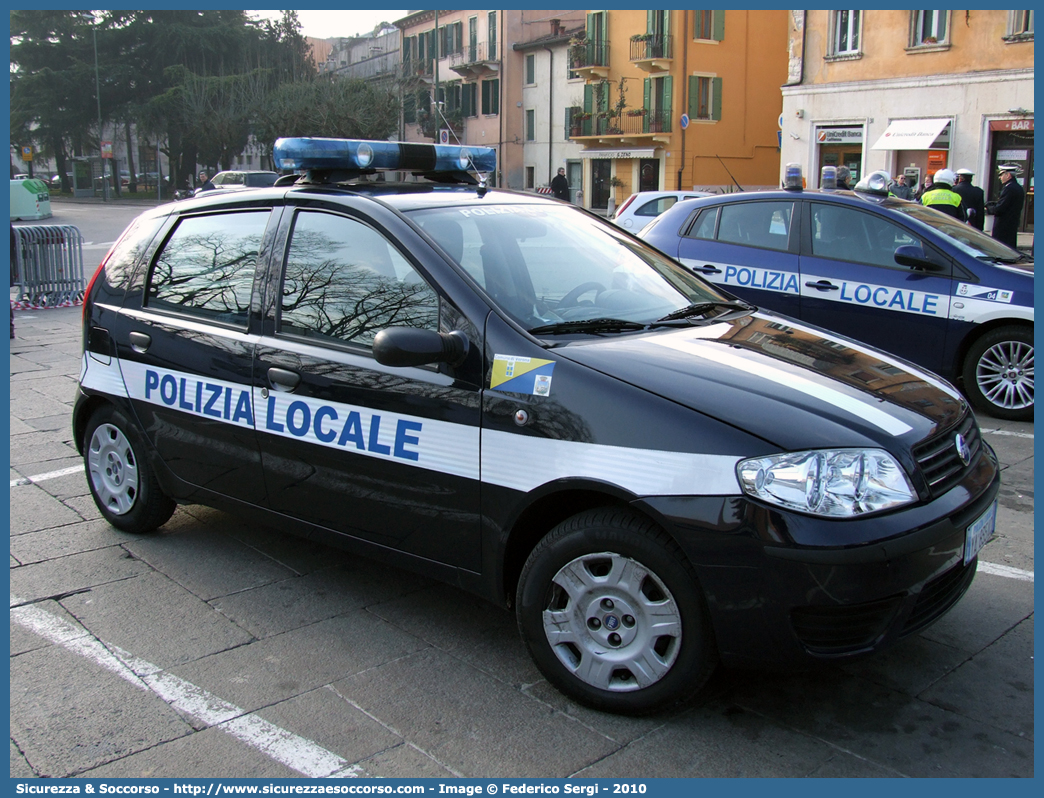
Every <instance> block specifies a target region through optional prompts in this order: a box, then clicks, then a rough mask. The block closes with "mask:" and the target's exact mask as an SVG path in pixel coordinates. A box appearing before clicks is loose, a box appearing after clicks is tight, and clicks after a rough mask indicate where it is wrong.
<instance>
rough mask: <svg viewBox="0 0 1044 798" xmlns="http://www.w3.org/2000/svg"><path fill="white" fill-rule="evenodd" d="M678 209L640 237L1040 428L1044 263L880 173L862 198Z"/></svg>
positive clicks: (760, 299) (813, 197)
mask: <svg viewBox="0 0 1044 798" xmlns="http://www.w3.org/2000/svg"><path fill="white" fill-rule="evenodd" d="M788 182H789V183H790V184H792V185H793V186H794V189H791V190H779V191H754V192H747V193H739V194H730V195H727V196H719V197H714V198H708V199H700V200H691V201H687V202H679V203H678V204H677V205H675V206H674V207H672V208H671V209H669V210H668V211H666V212H665V213H664V214H663V215H661V216H659V217H657V218H656V219H655V220H654V221H653V222H652V223H650V224H649V225H647V226H646V227H645V228H644V229H643V230H642V231H641V232H640V233H639V237H640V238H642V239H643V240H645V241H647V242H648V243H650V244H652V245H653V246H656V247H658V248H659V249H661V250H662V251H663V252H665V253H667V254H668V255H670V256H671V257H673V258H677V259H678V260H680V261H681V262H682V263H683V264H684V265H686V266H688V267H689V268H690V269H692V270H693V271H695V272H696V273H697V274H699V275H701V276H703V277H705V278H706V279H708V280H710V281H711V282H713V283H716V284H717V285H720V286H722V287H723V288H725V289H727V290H728V291H730V292H732V293H734V294H735V295H736V296H739V297H742V298H744V299H747V300H749V301H750V302H753V303H754V304H756V305H758V306H759V307H764V308H771V309H772V310H775V311H778V312H780V313H785V314H787V315H788V316H792V317H793V318H795V319H801V320H802V321H805V322H808V323H809V324H815V325H818V326H820V327H825V328H826V329H828V330H831V331H833V332H837V333H841V334H842V335H845V336H849V337H851V338H854V339H856V340H858V341H863V342H866V343H868V344H871V345H873V346H875V347H878V348H880V349H884V350H886V351H888V352H892V353H894V354H897V355H899V356H901V357H903V358H905V359H907V360H910V361H912V362H914V363H916V364H917V365H919V366H922V367H924V368H926V369H929V370H931V371H934V372H936V373H938V374H941V375H943V376H944V377H947V378H949V379H951V380H953V381H955V382H957V381H960V383H961V384H962V385H963V388H964V391H965V393H966V394H967V396H968V398H969V399H970V400H971V401H972V404H974V405H975V407H977V408H978V409H980V410H983V411H985V412H987V413H989V414H991V415H993V416H996V417H998V418H1005V419H1015V420H1029V419H1032V418H1033V259H1032V258H1031V257H1030V256H1028V255H1026V254H1023V253H1022V252H1018V251H1016V250H1013V249H1010V248H1009V247H1007V246H1005V245H1004V244H1001V243H1000V242H999V241H996V240H994V239H993V238H990V237H989V236H987V235H984V234H983V233H981V232H979V231H978V230H976V229H975V228H973V227H971V226H969V225H966V224H962V223H961V222H959V221H957V220H956V219H953V218H951V217H949V216H946V215H945V214H942V213H939V212H938V211H933V210H931V209H930V208H926V207H924V206H922V205H920V204H918V203H915V202H907V201H905V200H900V199H896V198H894V197H888V196H887V193H888V191H887V176H886V175H884V173H873V174H871V175H870V176H869V177H868V178H866V179H864V180H863V181H862V182H861V183H860V184H859V185H858V186H857V187H856V190H855V191H815V190H812V191H802V190H801V181H800V174H799V173H794V172H792V173H791V174H790V176H789V178H788Z"/></svg>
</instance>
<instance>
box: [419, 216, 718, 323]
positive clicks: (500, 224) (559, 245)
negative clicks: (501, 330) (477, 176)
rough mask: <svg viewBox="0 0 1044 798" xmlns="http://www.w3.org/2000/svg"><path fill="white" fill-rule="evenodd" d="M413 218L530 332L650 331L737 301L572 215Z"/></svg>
mask: <svg viewBox="0 0 1044 798" xmlns="http://www.w3.org/2000/svg"><path fill="white" fill-rule="evenodd" d="M410 216H411V218H412V219H413V220H414V221H416V222H417V223H418V224H419V225H420V226H421V227H422V228H423V229H424V231H425V232H426V233H428V235H430V236H431V237H432V238H434V239H435V241H437V242H438V243H439V245H440V246H441V247H442V248H443V249H444V250H445V251H446V252H447V253H448V254H449V255H450V257H452V258H453V259H454V260H456V261H457V262H458V263H459V264H460V265H461V266H462V267H463V268H464V269H465V270H466V271H467V272H468V274H470V275H471V276H472V277H473V278H474V279H475V281H476V282H477V283H478V284H479V285H481V286H482V287H483V289H484V290H485V292H486V294H488V295H489V297H490V298H491V299H492V300H493V301H494V302H496V304H497V305H499V306H500V308H501V309H503V310H504V312H506V313H507V314H508V315H509V316H511V317H512V318H514V319H515V320H516V321H517V322H518V323H519V324H521V325H522V326H523V327H525V328H527V329H538V328H542V327H546V326H548V325H555V324H559V323H561V322H578V321H584V320H592V319H598V320H609V319H612V320H615V321H623V322H634V323H636V324H642V325H644V324H650V323H652V322H654V321H656V320H657V319H661V318H662V317H664V316H666V315H667V314H670V313H672V312H674V311H678V310H681V309H682V308H686V307H688V306H690V305H694V304H697V303H700V302H712V303H714V302H723V301H728V300H729V299H730V298H731V297H729V296H728V295H726V294H722V293H721V292H719V291H718V290H716V289H715V288H713V287H711V286H710V285H709V284H708V283H705V282H703V281H702V280H700V279H699V278H698V277H696V276H695V275H694V274H692V273H691V272H689V271H687V270H686V269H684V268H683V267H681V266H680V265H678V264H676V263H674V262H673V261H670V260H668V259H667V258H665V257H664V256H663V255H660V254H659V253H657V252H656V251H654V250H652V249H650V248H649V247H647V246H645V245H644V244H641V243H640V242H637V241H635V240H634V239H632V238H630V237H628V236H627V235H626V234H624V233H623V232H621V231H619V230H617V229H616V228H615V227H614V226H613V225H611V224H609V223H607V222H603V221H600V220H598V219H594V218H592V217H590V216H588V215H586V214H584V213H581V212H579V211H577V210H575V209H572V208H568V207H562V206H557V205H556V206H533V205H483V206H482V207H481V208H477V207H457V208H443V209H438V210H421V211H413V212H411V213H410ZM617 329H625V328H621V327H617Z"/></svg>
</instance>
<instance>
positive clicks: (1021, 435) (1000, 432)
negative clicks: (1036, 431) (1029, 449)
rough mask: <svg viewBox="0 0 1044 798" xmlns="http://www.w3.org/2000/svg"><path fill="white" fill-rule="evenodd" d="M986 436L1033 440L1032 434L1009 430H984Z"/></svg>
mask: <svg viewBox="0 0 1044 798" xmlns="http://www.w3.org/2000/svg"><path fill="white" fill-rule="evenodd" d="M982 433H983V434H984V435H1008V436H1010V437H1012V438H1029V439H1030V440H1033V433H1032V432H1015V431H1014V430H1009V429H984V430H982Z"/></svg>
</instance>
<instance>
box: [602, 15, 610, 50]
mask: <svg viewBox="0 0 1044 798" xmlns="http://www.w3.org/2000/svg"><path fill="white" fill-rule="evenodd" d="M601 23H602V38H601V41H602V44H605V43H606V42H607V41H609V14H608V13H606V12H605V11H603V12H602V13H601Z"/></svg>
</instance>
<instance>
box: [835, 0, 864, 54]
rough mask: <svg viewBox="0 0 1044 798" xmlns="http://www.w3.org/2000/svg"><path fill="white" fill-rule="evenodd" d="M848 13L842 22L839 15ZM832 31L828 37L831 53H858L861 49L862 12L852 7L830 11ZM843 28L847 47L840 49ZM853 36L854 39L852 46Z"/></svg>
mask: <svg viewBox="0 0 1044 798" xmlns="http://www.w3.org/2000/svg"><path fill="white" fill-rule="evenodd" d="M845 13H847V14H848V19H847V20H845V21H844V22H842V18H841V15H842V14H845ZM831 17H832V28H833V32H832V35H831V37H830V48H831V52H830V54H831V55H858V54H860V53H862V51H863V12H862V11H860V10H858V9H854V10H848V11H832V12H831ZM843 30H844V32H845V33H847V34H848V48H847V49H845V50H842V49H841V34H842V31H843ZM853 38H854V39H855V41H856V44H855V46H854V47H853V46H852V40H853Z"/></svg>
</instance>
